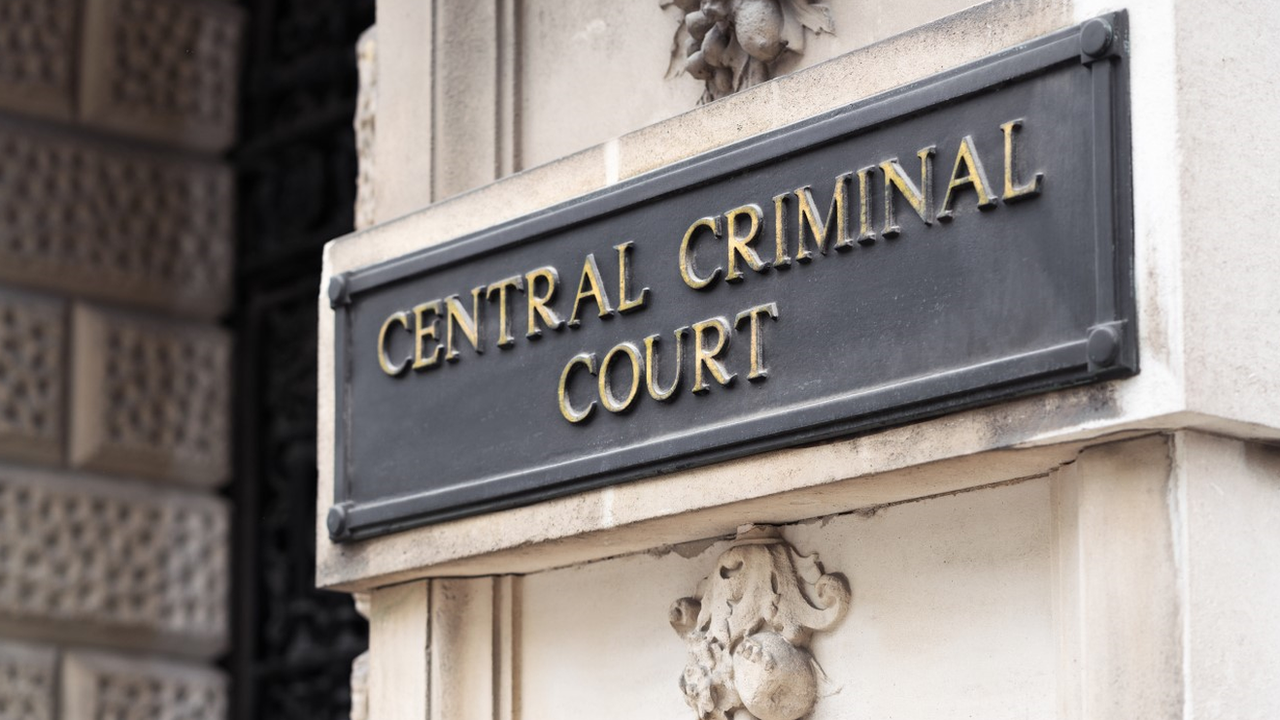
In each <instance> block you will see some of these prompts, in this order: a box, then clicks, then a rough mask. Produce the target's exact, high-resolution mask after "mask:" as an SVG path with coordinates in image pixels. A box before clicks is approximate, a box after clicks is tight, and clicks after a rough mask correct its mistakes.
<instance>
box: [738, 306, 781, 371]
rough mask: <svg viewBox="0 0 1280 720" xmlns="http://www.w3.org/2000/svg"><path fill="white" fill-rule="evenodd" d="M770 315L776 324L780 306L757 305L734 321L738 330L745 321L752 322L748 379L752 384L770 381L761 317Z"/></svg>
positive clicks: (741, 313) (743, 312)
mask: <svg viewBox="0 0 1280 720" xmlns="http://www.w3.org/2000/svg"><path fill="white" fill-rule="evenodd" d="M762 315H768V316H769V317H771V318H773V319H774V321H775V322H776V321H777V320H778V304H777V303H765V304H764V305H757V306H755V307H753V308H749V309H747V310H743V311H742V312H740V313H738V316H737V317H735V318H734V319H733V326H734V327H735V328H736V327H738V326H739V325H741V324H742V321H743V320H748V319H749V320H750V321H751V372H750V373H748V374H747V379H748V380H750V381H751V382H763V381H765V380H768V379H769V368H767V367H765V365H764V336H763V335H762V333H761V324H760V317H761V316H762Z"/></svg>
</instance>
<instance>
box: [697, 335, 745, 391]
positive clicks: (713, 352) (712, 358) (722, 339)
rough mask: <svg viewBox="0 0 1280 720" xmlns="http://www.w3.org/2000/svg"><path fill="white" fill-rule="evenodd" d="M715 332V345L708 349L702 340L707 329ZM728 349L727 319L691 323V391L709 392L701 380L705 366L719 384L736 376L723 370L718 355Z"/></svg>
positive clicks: (726, 382)
mask: <svg viewBox="0 0 1280 720" xmlns="http://www.w3.org/2000/svg"><path fill="white" fill-rule="evenodd" d="M709 330H714V331H715V333H716V341H715V347H713V348H710V349H708V348H707V344H706V342H705V341H704V335H706V334H707V331H709ZM728 349H729V321H728V320H726V319H724V318H722V317H713V318H710V319H707V320H703V321H702V322H699V323H694V324H693V392H695V393H697V394H699V395H701V394H703V393H706V392H709V391H710V389H711V386H710V384H709V383H706V382H703V379H702V369H703V368H706V369H707V371H708V372H710V373H711V377H713V378H715V380H716V382H718V383H720V384H721V385H728V384H729V383H731V382H733V379H734V378H735V377H737V376H736V375H735V374H733V373H730V372H729V371H727V370H725V367H724V364H723V363H722V362H720V360H719V357H720V356H721V355H722V354H724V353H725V352H726V351H727V350H728Z"/></svg>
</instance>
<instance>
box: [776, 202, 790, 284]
mask: <svg viewBox="0 0 1280 720" xmlns="http://www.w3.org/2000/svg"><path fill="white" fill-rule="evenodd" d="M789 197H791V193H782V194H781V195H774V196H773V242H774V251H773V266H774V267H776V268H786V267H791V253H790V252H789V251H788V250H787V198H789Z"/></svg>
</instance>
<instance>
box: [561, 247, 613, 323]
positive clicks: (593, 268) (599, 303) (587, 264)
mask: <svg viewBox="0 0 1280 720" xmlns="http://www.w3.org/2000/svg"><path fill="white" fill-rule="evenodd" d="M588 285H590V286H591V287H590V288H588V287H587V286H588ZM586 298H591V300H592V301H593V302H595V304H596V308H597V309H599V311H600V317H602V318H603V317H609V316H610V315H612V314H613V306H612V305H610V304H609V294H608V293H606V292H605V291H604V280H602V279H601V278H600V266H599V265H596V256H595V254H594V253H587V259H586V260H584V261H583V262H582V278H581V279H579V280H578V295H577V296H576V297H574V298H573V312H571V313H569V327H572V328H576V327H578V326H579V325H581V324H582V321H581V320H579V319H578V310H580V309H581V308H582V301H583V300H585V299H586Z"/></svg>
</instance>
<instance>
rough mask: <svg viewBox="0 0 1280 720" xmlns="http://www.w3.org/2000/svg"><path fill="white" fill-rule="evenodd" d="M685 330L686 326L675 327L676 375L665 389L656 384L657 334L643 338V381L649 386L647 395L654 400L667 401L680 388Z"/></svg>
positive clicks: (687, 330) (687, 329)
mask: <svg viewBox="0 0 1280 720" xmlns="http://www.w3.org/2000/svg"><path fill="white" fill-rule="evenodd" d="M687 332H689V328H687V327H682V328H678V329H676V364H675V368H676V376H675V378H673V379H672V380H671V385H670V386H668V387H667V388H666V389H665V390H664V389H662V388H661V387H660V386H659V384H658V350H657V347H658V336H657V335H650V336H649V337H647V338H645V339H644V382H645V385H646V386H647V387H648V388H649V396H650V397H652V398H653V399H654V400H657V401H659V402H668V401H670V400H671V399H672V398H673V397H675V394H676V390H678V389H679V388H680V375H681V372H682V370H683V368H684V336H685V333H687Z"/></svg>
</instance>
